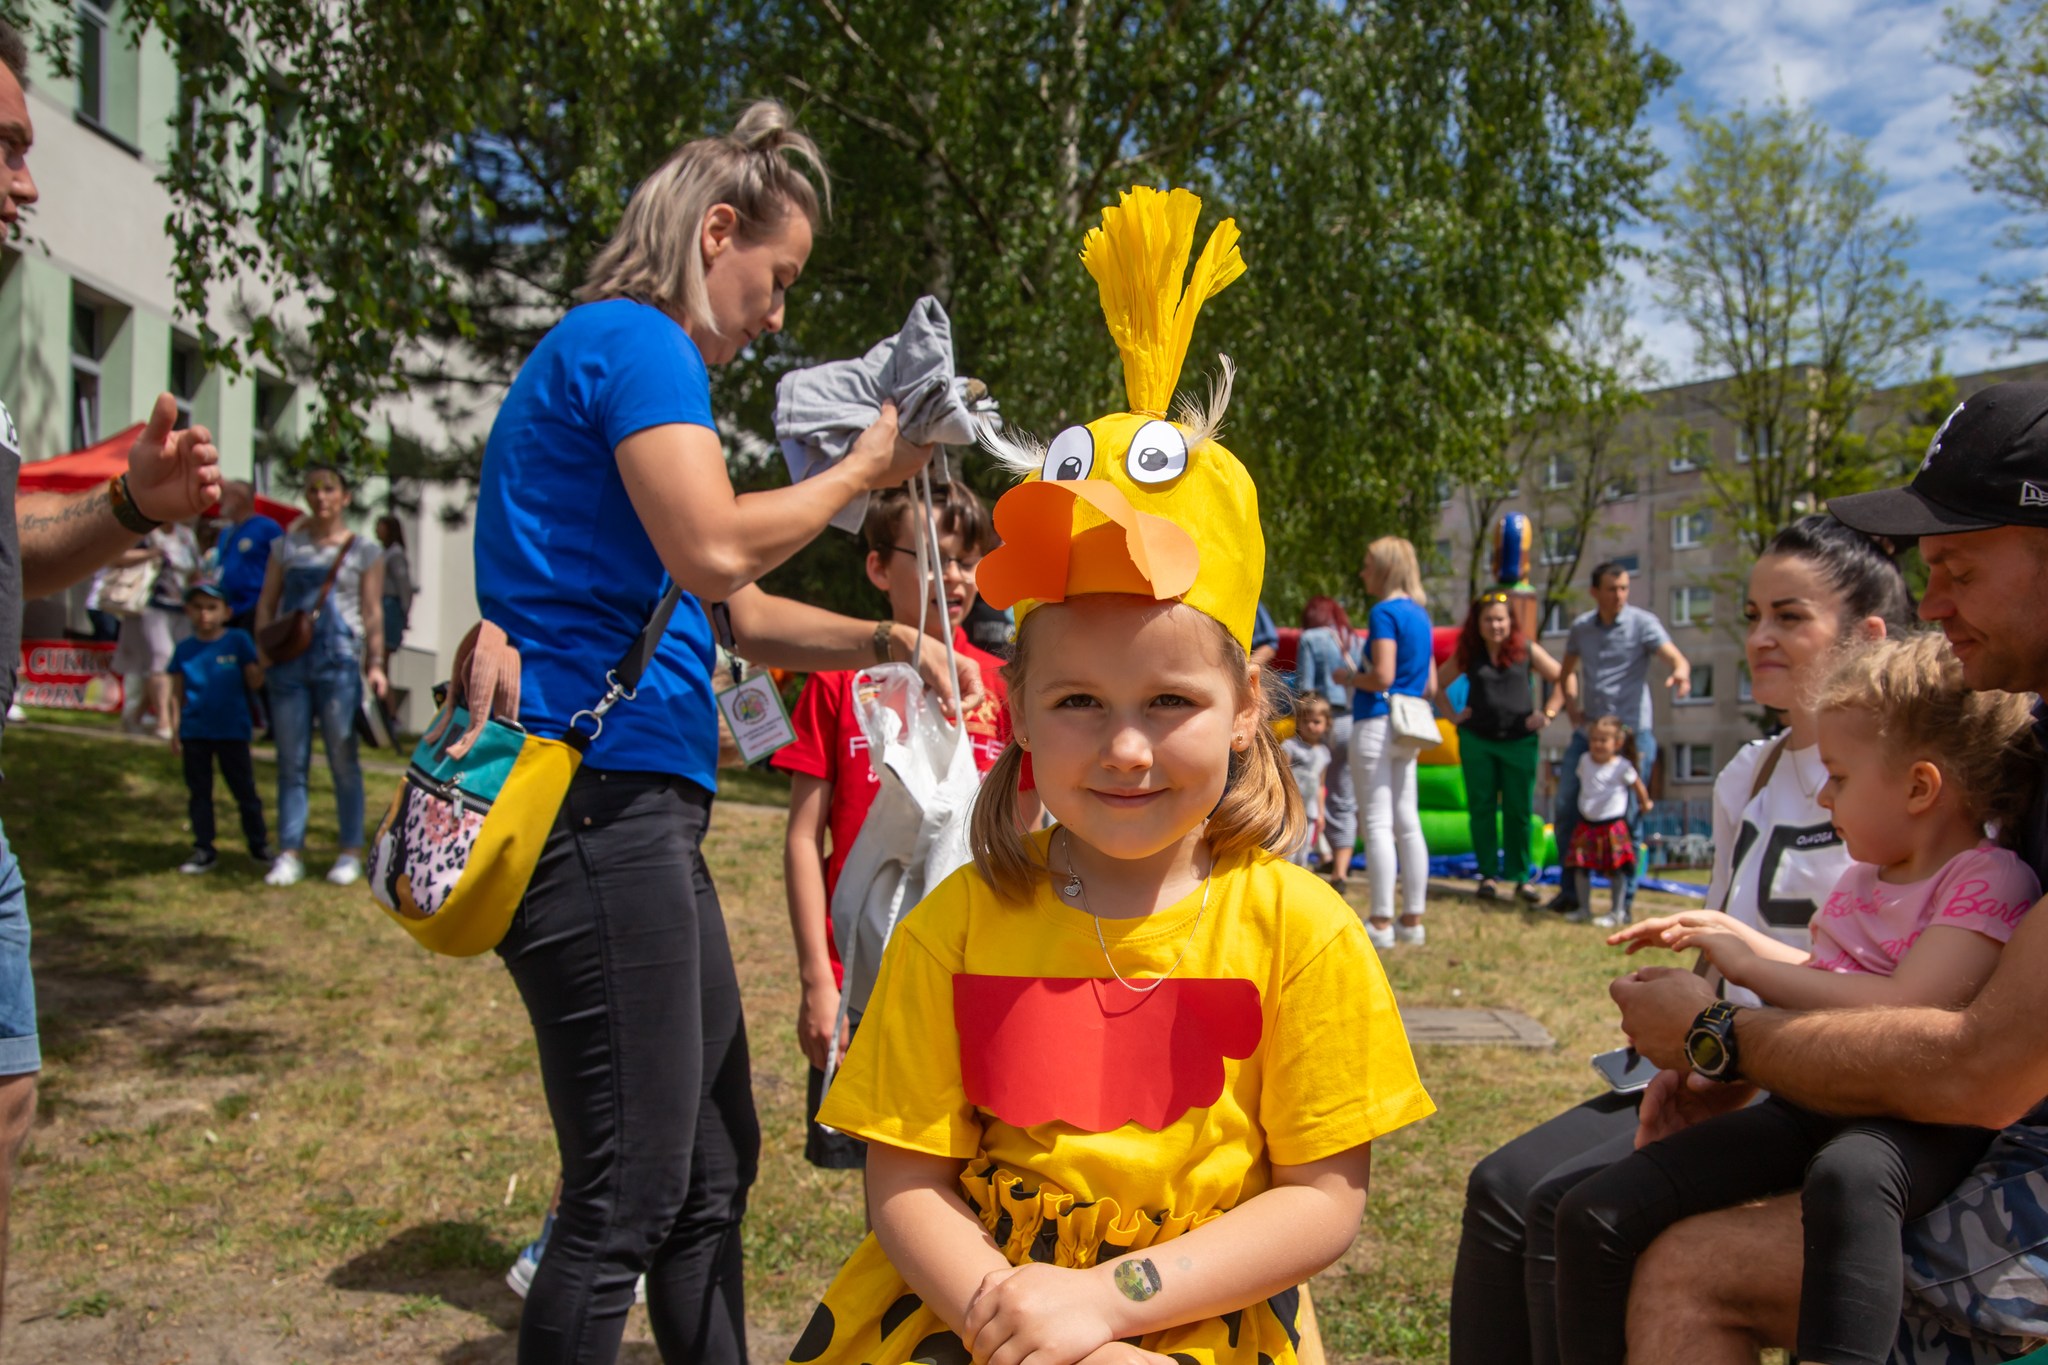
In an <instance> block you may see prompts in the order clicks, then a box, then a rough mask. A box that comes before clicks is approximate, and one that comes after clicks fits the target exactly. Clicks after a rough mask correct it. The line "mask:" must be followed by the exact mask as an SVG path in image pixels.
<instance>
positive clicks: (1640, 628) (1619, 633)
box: [1550, 562, 1692, 912]
mask: <svg viewBox="0 0 2048 1365" xmlns="http://www.w3.org/2000/svg"><path fill="white" fill-rule="evenodd" d="M1593 603H1594V609H1593V610H1592V611H1589V612H1587V613H1586V614H1585V615H1584V616H1581V617H1579V619H1578V620H1576V621H1574V622H1572V633H1571V635H1570V636H1569V637H1567V638H1566V640H1565V645H1564V659H1563V660H1562V663H1561V666H1562V668H1563V670H1564V704H1565V709H1566V710H1567V711H1568V712H1570V714H1571V718H1572V742H1571V743H1570V744H1568V745H1566V746H1565V751H1564V761H1563V763H1562V764H1561V765H1560V766H1559V768H1558V773H1557V805H1556V807H1555V809H1554V810H1553V811H1552V813H1551V823H1552V824H1554V825H1555V826H1556V828H1557V852H1558V857H1559V858H1560V859H1562V858H1563V857H1564V855H1565V852H1566V851H1567V850H1568V849H1570V847H1571V842H1572V830H1573V829H1574V828H1576V827H1577V825H1578V823H1579V757H1580V755H1582V754H1584V753H1585V752H1586V725H1587V723H1588V722H1589V721H1595V720H1598V719H1600V718H1601V717H1602V716H1619V717H1620V718H1621V722H1622V724H1624V725H1626V726H1628V728H1629V730H1630V731H1631V732H1632V733H1633V734H1634V735H1635V741H1636V755H1637V762H1636V768H1637V770H1638V771H1639V772H1641V773H1642V775H1643V782H1644V784H1645V785H1648V783H1649V781H1650V773H1651V770H1652V769H1654V768H1655V767H1656V766H1657V737H1656V736H1655V735H1654V734H1652V733H1651V730H1650V689H1649V678H1650V660H1651V659H1652V658H1658V659H1662V660H1663V661H1664V662H1665V663H1666V664H1668V665H1670V668H1671V675H1670V676H1669V677H1667V678H1666V679H1665V680H1664V685H1665V686H1666V687H1668V688H1670V689H1671V690H1672V692H1673V694H1674V695H1676V696H1679V697H1685V696H1688V695H1690V694H1691V692H1692V665H1691V664H1690V663H1688V662H1686V658H1685V656H1684V655H1683V654H1681V653H1679V652H1678V646H1677V645H1675V644H1673V643H1671V636H1670V634H1669V632H1667V631H1666V630H1665V629H1664V623H1663V622H1662V621H1659V620H1658V619H1657V618H1656V617H1655V616H1654V615H1652V614H1651V613H1649V612H1647V611H1644V610H1643V609H1642V608H1641V607H1632V606H1630V605H1629V604H1628V570H1627V569H1624V568H1622V567H1621V565H1619V564H1615V563H1612V562H1609V563H1605V564H1602V565H1601V566H1600V567H1599V568H1597V569H1595V570H1593ZM1581 671H1583V673H1584V675H1585V681H1584V682H1583V683H1582V682H1580V673H1581ZM1628 829H1629V834H1630V835H1631V836H1633V837H1634V839H1635V843H1636V860H1635V862H1634V864H1632V865H1631V866H1630V868H1629V872H1628V889H1627V893H1626V895H1625V897H1624V901H1625V902H1630V903H1632V902H1633V901H1634V900H1635V894H1636V884H1637V883H1638V882H1640V881H1641V880H1642V875H1643V853H1642V842H1643V813H1642V811H1641V810H1640V809H1638V808H1637V806H1636V803H1635V800H1634V798H1630V800H1629V816H1628ZM1550 908H1551V909H1552V910H1556V911H1559V912H1565V911H1583V910H1584V907H1581V906H1580V905H1579V903H1578V901H1577V899H1576V898H1575V897H1574V896H1573V895H1572V893H1571V884H1570V882H1569V881H1568V880H1567V882H1566V883H1565V887H1564V889H1563V890H1561V891H1559V892H1558V893H1557V896H1556V898H1555V899H1554V900H1552V901H1551V902H1550Z"/></svg>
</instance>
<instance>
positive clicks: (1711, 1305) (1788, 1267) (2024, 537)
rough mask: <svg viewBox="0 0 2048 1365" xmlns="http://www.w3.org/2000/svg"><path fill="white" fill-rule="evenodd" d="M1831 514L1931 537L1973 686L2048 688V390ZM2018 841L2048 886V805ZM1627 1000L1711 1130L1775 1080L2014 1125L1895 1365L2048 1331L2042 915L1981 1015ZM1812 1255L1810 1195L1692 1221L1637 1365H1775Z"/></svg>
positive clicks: (1930, 1255)
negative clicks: (1770, 1356) (1805, 1201)
mask: <svg viewBox="0 0 2048 1365" xmlns="http://www.w3.org/2000/svg"><path fill="white" fill-rule="evenodd" d="M1828 510H1829V511H1831V512H1832V513H1834V515H1835V516H1837V517H1838V518H1840V519H1841V520H1842V521H1844V522H1846V523H1847V524H1848V525H1850V526H1853V527H1855V528H1857V529H1858V530H1861V531H1865V532H1868V533H1870V534H1872V535H1879V536H1886V537H1891V538H1894V539H1896V540H1899V541H1906V540H1912V539H1917V540H1918V541H1919V545H1920V554H1921V558H1922V559H1923V560H1925V561H1926V564H1927V568H1928V582H1927V592H1926V595H1925V597H1924V598H1923V599H1922V600H1921V603H1920V615H1921V616H1922V617H1923V618H1925V619H1926V620H1929V621H1933V622H1936V623H1937V624H1939V625H1940V627H1941V630H1942V633H1943V634H1944V635H1945V636H1947V638H1948V642H1949V646H1950V648H1951V649H1953V650H1954V651H1955V655H1956V658H1957V659H1958V660H1960V661H1961V663H1962V666H1963V678H1964V681H1965V682H1966V683H1967V684H1968V685H1969V686H1970V687H1973V688H1982V689H1990V688H1996V689H1999V690H2003V691H2009V692H2032V693H2035V694H2037V695H2040V694H2042V693H2048V384H2022V383H2010V384H1998V385H1994V386H1993V387H1991V388H1988V389H1985V390H1983V391H1982V392H1980V393H1976V394H1973V395H1971V396H1970V397H1969V398H1968V399H1967V400H1966V401H1964V402H1963V404H1962V405H1961V406H1959V407H1958V408H1957V409H1956V410H1955V411H1954V412H1953V413H1951V414H1950V415H1949V418H1948V421H1947V422H1945V423H1943V425H1942V428H1941V430H1940V432H1938V433H1937V434H1936V436H1935V438H1934V442H1933V444H1932V445H1931V446H1930V447H1929V449H1928V452H1927V458H1926V460H1925V461H1924V462H1923V463H1922V464H1921V466H1920V470H1919V473H1918V474H1916V475H1915V476H1914V478H1913V481H1912V483H1911V484H1909V485H1908V486H1907V487H1904V488H1893V489H1886V490H1884V491H1881V492H1876V493H1861V494H1857V495H1856V496H1854V497H1846V498H1837V499H1835V500H1834V501H1833V502H1832V503H1831V504H1829V508H1828ZM2040 714H2043V715H2048V710H2043V711H2042V712H2040ZM2042 728H2043V729H2044V730H2048V722H2044V723H2043V725H2042ZM2018 834H2019V838H2018V839H2017V841H2016V843H2017V846H2018V850H2019V853H2020V856H2021V857H2023V858H2025V859H2026V860H2027V862H2028V863H2030V864H2031V865H2032V866H2033V867H2034V869H2035V871H2036V872H2037V873H2041V874H2043V880H2044V882H2048V791H2044V792H2043V793H2042V794H2040V795H2039V796H2037V797H2036V800H2035V804H2034V810H2033V812H2032V814H2031V815H2030V817H2029V819H2028V821H2027V825H2026V827H2025V828H2024V829H2022V830H2020V831H2018ZM1612 993H1613V995H1614V998H1615V1001H1616V1003H1617V1004H1619V1005H1620V1006H1621V1011H1622V1027H1623V1029H1624V1030H1625V1031H1626V1032H1627V1033H1628V1035H1629V1037H1630V1038H1631V1039H1633V1040H1634V1042H1635V1045H1636V1047H1637V1048H1638V1049H1639V1050H1641V1051H1642V1052H1643V1053H1644V1054H1645V1055H1647V1056H1649V1057H1650V1058H1651V1059H1652V1060H1654V1061H1656V1062H1657V1063H1658V1064H1659V1065H1660V1066H1664V1067H1667V1068H1671V1069H1675V1070H1686V1069H1690V1070H1691V1071H1692V1072H1694V1073H1695V1074H1694V1075H1693V1076H1691V1077H1689V1078H1688V1080H1687V1085H1686V1088H1685V1089H1684V1091H1683V1092H1682V1095H1681V1104H1682V1105H1683V1106H1684V1107H1685V1108H1686V1109H1687V1110H1688V1111H1690V1113H1691V1115H1692V1116H1694V1117H1703V1116H1704V1115H1705V1114H1706V1113H1709V1112H1715V1111H1719V1110H1723V1109H1726V1108H1730V1107H1732V1106H1734V1105H1736V1104H1740V1103H1743V1102H1745V1101H1746V1100H1747V1098H1748V1097H1749V1096H1750V1095H1751V1094H1753V1093H1754V1090H1755V1089H1756V1088H1759V1087H1760V1088H1762V1089H1765V1090H1768V1091H1770V1092H1771V1093H1773V1094H1776V1095H1781V1096H1783V1097H1784V1098H1785V1099H1788V1100H1791V1101H1793V1102H1794V1103H1796V1104H1802V1105H1806V1106H1808V1107H1809V1108H1812V1109H1817V1110H1821V1111H1823V1112H1826V1113H1832V1114H1844V1115H1885V1116H1890V1117H1894V1118H1903V1119H1911V1120H1917V1121H1920V1122H1924V1123H1954V1124H1973V1125H1976V1126H1979V1127H1985V1128H2004V1129H2005V1130H2006V1131H2005V1132H2004V1133H2003V1134H2001V1135H2000V1137H1999V1139H1998V1140H1997V1141H1996V1142H1994V1143H1993V1144H1992V1147H1991V1150H1990V1151H1989V1152H1988V1153H1987V1154H1986V1156H1985V1158H1984V1162H1983V1163H1982V1164H1981V1165H1980V1166H1979V1167H1978V1169H1977V1170H1976V1171H1975V1172H1974V1173H1972V1175H1971V1176H1970V1177H1969V1179H1967V1180H1965V1181H1964V1182H1963V1184H1962V1185H1961V1186H1959V1187H1958V1189H1957V1191H1956V1193H1955V1194H1954V1195H1952V1196H1951V1197H1950V1199H1949V1201H1948V1202H1947V1203H1946V1204H1944V1205H1943V1206H1941V1207H1940V1208H1937V1209H1936V1210H1935V1211H1934V1212H1933V1213H1932V1214H1930V1215H1928V1217H1926V1218H1925V1219H1922V1220H1920V1221H1919V1222H1917V1223H1915V1224H1913V1225H1911V1227H1909V1229H1908V1231H1907V1238H1906V1248H1905V1262H1904V1266H1903V1269H1904V1273H1905V1275H1906V1279H1907V1285H1908V1289H1909V1291H1910V1293H1909V1300H1908V1302H1909V1308H1908V1316H1907V1319H1906V1321H1905V1322H1904V1323H1903V1324H1902V1325H1901V1332H1900V1342H1899V1346H1898V1348H1897V1350H1896V1351H1895V1353H1894V1355H1893V1360H1895V1361H1927V1362H1933V1361H1940V1362H1944V1365H1946V1363H1947V1362H1964V1365H1970V1363H1971V1362H1975V1361H1978V1360H1984V1361H1990V1360H2006V1359H2010V1358H2012V1357H2013V1356H2015V1355H2018V1354H2020V1353H2021V1352H2023V1351H2025V1350H2027V1349H2029V1348H2030V1347H2032V1346H2036V1345H2039V1344H2040V1343H2041V1340H2042V1339H2044V1338H2048V1104H2044V1103H2043V1097H2044V1096H2048V1033H2044V1032H2043V1030H2042V1027H2041V1020H2042V1017H2043V1014H2044V1012H2048V912H2043V911H2042V910H2040V909H2038V908H2037V909H2036V910H2035V911H2034V912H2033V913H2031V914H2029V915H2028V916H2027V917H2026V918H2025V919H2023V920H2022V921H2021V922H2020V925H2019V928H2018V929H2017V930H2016V931H2015V932H2014V934H2013V937H2012V941H2011V942H2010V943H2008V944H2007V945H2006V947H2005V950H2004V952H2003V953H2002V954H2001V955H2000V957H1999V963H1998V968H1997V970H1996V971H1995V972H1994V973H1993V975H1992V977H1991V979H1990V980H1989V981H1987V982H1986V983H1985V985H1984V988H1983V990H1982V991H1980V992H1979V993H1978V995H1977V998H1976V999H1975V1000H1974V1001H1973V1002H1971V1004H1970V1005H1969V1007H1968V1008H1966V1009H1963V1010H1955V1011H1951V1010H1943V1009H1920V1008H1911V1009H1902V1008H1890V1009H1884V1008H1880V1009H1860V1010H1841V1011H1816V1012H1812V1013H1805V1014H1795V1013H1789V1012H1786V1011H1783V1010H1772V1009H1736V1010H1733V1011H1732V1012H1730V1011H1726V1010H1725V1007H1723V1008H1722V1009H1717V1010H1715V1011H1713V1012H1712V1014H1709V1013H1708V1007H1709V1006H1710V1005H1713V1004H1714V1003H1715V1002H1714V1000H1713V992H1712V990H1711V988H1709V987H1708V986H1707V985H1706V983H1705V982H1704V981H1703V980H1702V979H1701V978H1698V977H1695V976H1694V975H1692V973H1690V972H1686V971H1679V970H1675V969H1672V968H1656V967H1653V968H1648V969H1646V970H1643V971H1639V972H1634V973H1631V974H1630V975H1628V976H1625V977H1622V978H1621V979H1620V980H1618V981H1616V982H1615V983H1614V985H1613V987H1612ZM2037 1106H2038V1107H2037ZM1873 1197H1875V1196H1874V1195H1873ZM1801 1245H1802V1237H1801V1227H1800V1216H1799V1198H1798V1195H1797V1194H1796V1193H1795V1194H1792V1195H1784V1196H1780V1197H1778V1198H1777V1199H1774V1200H1770V1201H1767V1202H1765V1203H1764V1204H1762V1205H1757V1206H1751V1207H1748V1208H1743V1209H1731V1210H1724V1211H1722V1212H1720V1213H1714V1214H1707V1215H1705V1216H1703V1217H1700V1218H1694V1219H1690V1220H1688V1221H1686V1222H1684V1223H1681V1224H1679V1225H1677V1226H1676V1227H1674V1228H1673V1229H1672V1230H1671V1231H1670V1232H1669V1233H1667V1234H1666V1235H1665V1236H1664V1237H1662V1238H1660V1239H1659V1240H1658V1241H1657V1242H1656V1244H1655V1245H1653V1246H1652V1248H1651V1250H1650V1253H1649V1254H1648V1255H1647V1256H1646V1257H1644V1259H1643V1261H1642V1262H1641V1263H1640V1264H1639V1266H1638V1268H1637V1270H1636V1277H1635V1284H1634V1290H1633V1294H1632V1297H1631V1300H1630V1305H1629V1360H1630V1362H1631V1365H1657V1362H1663V1361H1678V1360H1684V1361H1687V1362H1705V1361H1723V1360H1726V1361H1735V1360H1742V1361H1745V1362H1754V1361H1755V1360H1756V1353H1757V1349H1758V1347H1759V1346H1790V1345H1791V1344H1792V1341H1793V1338H1794V1335H1795V1333H1796V1330H1797V1326H1798V1317H1799V1282H1800V1260H1801V1253H1800V1248H1801Z"/></svg>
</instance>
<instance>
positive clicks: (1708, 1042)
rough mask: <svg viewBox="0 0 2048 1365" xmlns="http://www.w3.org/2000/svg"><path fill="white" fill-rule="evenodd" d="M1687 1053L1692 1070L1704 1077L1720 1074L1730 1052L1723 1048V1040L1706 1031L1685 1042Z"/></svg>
mask: <svg viewBox="0 0 2048 1365" xmlns="http://www.w3.org/2000/svg"><path fill="white" fill-rule="evenodd" d="M1685 1052H1686V1056H1687V1058H1689V1059H1690V1060H1691V1062H1692V1069H1693V1070H1694V1071H1697V1072H1699V1073H1700V1074H1701V1075H1702V1076H1715V1075H1718V1074H1720V1071H1721V1068H1722V1067H1723V1066H1725V1065H1726V1064H1727V1061H1728V1050H1727V1049H1726V1048H1724V1047H1722V1046H1721V1040H1720V1039H1719V1038H1716V1037H1715V1036H1714V1035H1713V1034H1711V1033H1708V1032H1706V1031H1705V1030H1704V1029H1702V1030H1701V1031H1699V1032H1697V1033H1695V1034H1693V1035H1692V1037H1690V1038H1688V1039H1686V1040H1685Z"/></svg>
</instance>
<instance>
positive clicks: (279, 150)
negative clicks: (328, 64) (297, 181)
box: [257, 93, 299, 204]
mask: <svg viewBox="0 0 2048 1365" xmlns="http://www.w3.org/2000/svg"><path fill="white" fill-rule="evenodd" d="M272 98H273V99H274V100H275V101H276V103H274V104H273V105H272V107H271V110H270V114H269V116H268V117H267V118H265V120H264V123H263V168H262V179H261V180H260V181H258V182H257V183H258V184H259V185H260V186H261V187H262V192H263V202H264V203H266V204H268V203H272V202H274V201H275V200H276V199H277V197H278V193H279V191H280V190H282V189H283V188H284V186H285V185H286V183H287V182H288V178H289V177H291V176H294V175H296V174H297V172H298V163H297V159H296V158H295V157H294V156H293V154H292V152H293V135H294V131H295V129H296V127H297V124H298V121H299V110H298V106H297V104H296V103H295V102H292V101H290V100H287V99H285V98H283V97H282V96H281V95H277V94H275V93H273V96H272Z"/></svg>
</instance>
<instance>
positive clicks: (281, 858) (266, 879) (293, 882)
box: [263, 853, 306, 886]
mask: <svg viewBox="0 0 2048 1365" xmlns="http://www.w3.org/2000/svg"><path fill="white" fill-rule="evenodd" d="M305 879H306V865H305V864H304V863H302V862H300V861H299V855H298V854H296V853H280V854H278V855H277V861H276V862H274V863H272V864H271V865H270V871H268V872H266V873H264V874H263V884H264V885H265V886H297V885H298V884H299V883H300V882H302V881H304V880H305Z"/></svg>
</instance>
